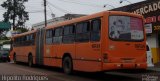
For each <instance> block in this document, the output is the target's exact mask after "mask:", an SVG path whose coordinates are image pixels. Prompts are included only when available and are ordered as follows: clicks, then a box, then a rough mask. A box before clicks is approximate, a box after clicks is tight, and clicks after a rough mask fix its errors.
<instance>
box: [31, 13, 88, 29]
mask: <svg viewBox="0 0 160 81" xmlns="http://www.w3.org/2000/svg"><path fill="white" fill-rule="evenodd" d="M81 16H85V15H82V14H65V15H64V16H61V17H56V18H53V19H50V20H47V25H53V24H56V23H59V22H62V21H66V20H71V19H73V18H77V17H81ZM43 27H45V22H44V21H43V22H40V23H36V24H33V25H32V28H33V29H38V28H43Z"/></svg>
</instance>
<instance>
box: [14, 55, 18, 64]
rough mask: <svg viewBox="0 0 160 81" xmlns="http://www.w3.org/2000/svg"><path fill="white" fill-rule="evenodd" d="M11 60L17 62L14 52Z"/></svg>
mask: <svg viewBox="0 0 160 81" xmlns="http://www.w3.org/2000/svg"><path fill="white" fill-rule="evenodd" d="M13 61H14V63H15V64H16V63H17V59H16V54H14V56H13Z"/></svg>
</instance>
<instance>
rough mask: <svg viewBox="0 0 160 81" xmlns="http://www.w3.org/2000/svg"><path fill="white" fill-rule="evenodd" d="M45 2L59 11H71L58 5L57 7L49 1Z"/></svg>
mask: <svg viewBox="0 0 160 81" xmlns="http://www.w3.org/2000/svg"><path fill="white" fill-rule="evenodd" d="M47 3H48V4H49V5H51V6H52V7H54V8H56V9H58V10H59V11H61V12H63V13H72V12H69V11H67V10H65V9H62V8H60V7H58V6H56V5H54V4H52V3H50V2H49V1H47Z"/></svg>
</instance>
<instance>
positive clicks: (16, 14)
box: [1, 0, 29, 30]
mask: <svg viewBox="0 0 160 81" xmlns="http://www.w3.org/2000/svg"><path fill="white" fill-rule="evenodd" d="M27 1H28V0H7V1H5V2H3V4H1V6H2V7H3V8H5V9H7V11H6V12H5V13H4V14H3V17H4V22H10V20H13V29H14V30H15V28H16V27H23V26H24V24H25V22H26V21H27V20H29V15H28V12H26V11H25V6H24V3H25V2H27Z"/></svg>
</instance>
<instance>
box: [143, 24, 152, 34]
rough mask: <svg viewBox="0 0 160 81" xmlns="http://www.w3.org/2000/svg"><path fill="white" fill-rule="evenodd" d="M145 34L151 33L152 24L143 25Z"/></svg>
mask: <svg viewBox="0 0 160 81" xmlns="http://www.w3.org/2000/svg"><path fill="white" fill-rule="evenodd" d="M145 28H146V33H152V24H145Z"/></svg>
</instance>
